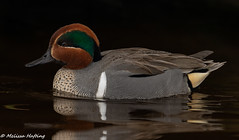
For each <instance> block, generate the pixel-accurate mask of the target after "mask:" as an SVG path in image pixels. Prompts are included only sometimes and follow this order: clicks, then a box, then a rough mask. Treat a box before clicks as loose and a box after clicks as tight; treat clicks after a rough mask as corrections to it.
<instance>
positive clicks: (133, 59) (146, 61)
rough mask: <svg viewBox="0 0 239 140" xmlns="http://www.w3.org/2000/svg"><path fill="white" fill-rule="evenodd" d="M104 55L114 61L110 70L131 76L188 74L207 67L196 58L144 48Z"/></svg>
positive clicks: (121, 50)
mask: <svg viewBox="0 0 239 140" xmlns="http://www.w3.org/2000/svg"><path fill="white" fill-rule="evenodd" d="M105 54H108V55H111V56H110V58H111V59H112V58H113V59H114V62H113V63H112V64H111V66H112V68H115V69H117V70H127V71H129V72H131V73H132V75H156V74H160V73H163V72H165V71H166V70H169V69H180V70H181V71H182V72H183V73H189V72H191V71H193V70H197V69H203V68H206V66H207V64H206V63H207V61H203V60H201V59H199V58H196V57H192V56H186V55H183V54H174V53H168V52H164V51H155V50H149V49H145V48H132V49H120V50H117V53H116V51H114V50H111V51H107V52H105ZM208 62H209V61H208Z"/></svg>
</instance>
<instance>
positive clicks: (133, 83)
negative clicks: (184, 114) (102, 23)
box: [26, 24, 224, 99]
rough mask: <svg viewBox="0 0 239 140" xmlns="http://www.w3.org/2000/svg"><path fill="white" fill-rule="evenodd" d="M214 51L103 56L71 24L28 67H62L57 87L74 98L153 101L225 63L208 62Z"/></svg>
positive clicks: (132, 51)
mask: <svg viewBox="0 0 239 140" xmlns="http://www.w3.org/2000/svg"><path fill="white" fill-rule="evenodd" d="M211 53H212V52H211V51H202V52H199V53H196V54H193V55H190V56H186V55H183V54H173V53H168V52H163V51H155V50H150V49H146V48H126V49H117V50H109V51H104V52H102V53H100V50H99V40H98V38H97V37H96V35H95V34H94V32H93V31H92V30H91V29H89V28H88V27H86V26H84V25H82V24H71V25H67V26H64V27H62V28H60V29H59V30H57V31H56V32H55V33H54V34H53V35H52V37H51V40H50V43H49V48H48V50H47V52H46V53H45V54H44V55H43V57H41V58H40V59H38V60H35V61H33V62H31V63H29V64H27V65H26V66H27V67H32V66H35V65H38V64H44V63H48V62H51V61H57V62H61V63H62V62H63V64H64V67H63V68H61V69H60V70H59V71H58V72H57V74H56V75H55V78H54V82H53V88H54V89H56V90H58V91H60V92H67V93H69V94H73V95H75V96H80V97H86V98H98V99H99V98H100V99H101V98H109V99H152V98H161V97H168V96H172V95H177V94H187V93H189V92H190V91H191V90H190V88H195V87H197V86H198V85H199V84H200V83H201V82H202V81H203V80H204V79H205V78H206V77H207V76H208V75H209V73H210V72H212V71H214V70H216V69H218V68H220V67H221V66H222V65H223V64H224V63H214V62H213V61H211V60H207V61H206V60H204V58H205V57H207V56H208V55H210V54H211Z"/></svg>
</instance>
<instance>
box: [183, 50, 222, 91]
mask: <svg viewBox="0 0 239 140" xmlns="http://www.w3.org/2000/svg"><path fill="white" fill-rule="evenodd" d="M212 53H213V52H212V51H208V50H206V51H201V52H198V53H196V54H193V55H191V56H192V57H195V58H199V59H204V58H205V57H207V56H208V55H210V54H212ZM225 63H226V62H213V60H208V61H205V64H207V66H206V67H204V68H203V69H202V70H196V71H192V72H191V73H188V74H187V75H188V79H189V80H190V82H191V85H192V87H193V88H196V87H198V86H199V85H200V84H201V83H202V82H203V81H204V80H205V79H206V77H207V76H208V75H209V74H210V73H211V72H212V71H215V70H217V69H219V68H220V67H222V66H223V65H224V64H225Z"/></svg>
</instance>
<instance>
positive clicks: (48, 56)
mask: <svg viewBox="0 0 239 140" xmlns="http://www.w3.org/2000/svg"><path fill="white" fill-rule="evenodd" d="M54 60H55V59H54V58H52V56H51V51H50V50H47V52H46V53H45V54H44V55H43V56H42V57H41V58H39V59H37V60H34V61H32V62H30V63H27V64H26V65H25V67H34V66H37V65H39V64H45V63H50V62H53V61H54Z"/></svg>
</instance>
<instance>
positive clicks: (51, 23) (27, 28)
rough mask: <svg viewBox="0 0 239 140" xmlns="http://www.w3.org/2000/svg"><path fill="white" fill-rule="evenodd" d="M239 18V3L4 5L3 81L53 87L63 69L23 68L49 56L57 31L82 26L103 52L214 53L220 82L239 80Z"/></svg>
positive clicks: (83, 0) (134, 0)
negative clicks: (19, 80)
mask: <svg viewBox="0 0 239 140" xmlns="http://www.w3.org/2000/svg"><path fill="white" fill-rule="evenodd" d="M238 18H239V2H238V1H237V0H95V1H94V0H78V1H75V2H72V1H49V0H45V1H44V0H42V1H26V0H18V1H11V0H9V1H1V4H0V52H1V55H0V58H1V69H0V76H1V77H6V76H7V77H21V78H26V79H34V80H35V81H41V80H42V81H41V82H36V83H42V84H46V85H47V88H49V87H50V86H51V83H52V78H53V76H54V74H55V72H56V71H57V69H59V66H57V65H55V64H46V65H42V66H38V67H35V68H25V67H24V64H25V63H28V62H30V61H32V60H34V59H36V58H38V57H40V56H41V55H42V54H43V53H44V52H45V51H46V49H47V47H48V42H49V39H50V37H51V35H52V34H53V33H54V32H55V31H56V30H57V29H58V28H60V27H62V26H64V25H67V24H71V23H82V24H85V25H87V26H89V27H90V28H91V29H92V30H93V31H94V32H95V33H96V34H97V36H98V38H99V39H100V42H101V50H108V49H115V48H125V47H136V46H140V47H147V48H151V49H156V50H164V51H170V52H177V53H184V54H191V53H195V52H197V51H201V50H205V49H208V50H213V51H214V52H215V54H214V55H212V56H210V57H209V58H210V59H215V60H216V61H227V64H226V65H225V66H224V67H223V69H220V71H221V72H220V74H218V75H217V77H220V76H221V77H227V78H226V81H230V79H233V78H235V76H233V74H235V75H238V74H237V70H238V62H237V53H238V52H239V51H238V50H239V49H238V45H239V43H238V37H239V34H238V31H239V28H238V25H239V24H238V23H239V20H238ZM213 78H214V77H213V76H212V77H211V79H213ZM43 81H47V82H43Z"/></svg>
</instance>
